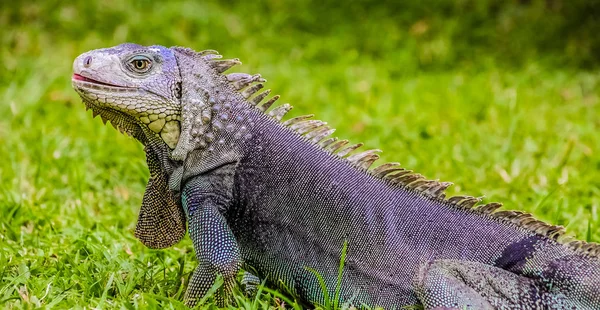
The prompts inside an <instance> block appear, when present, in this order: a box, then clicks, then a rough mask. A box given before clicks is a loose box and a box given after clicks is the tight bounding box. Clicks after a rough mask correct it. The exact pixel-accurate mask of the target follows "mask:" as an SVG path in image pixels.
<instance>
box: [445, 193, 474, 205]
mask: <svg viewBox="0 0 600 310" xmlns="http://www.w3.org/2000/svg"><path fill="white" fill-rule="evenodd" d="M469 198H475V197H473V196H461V195H457V196H452V197H450V198H448V200H446V201H448V202H449V203H451V204H454V205H457V204H458V203H459V202H461V201H463V200H465V199H469Z"/></svg>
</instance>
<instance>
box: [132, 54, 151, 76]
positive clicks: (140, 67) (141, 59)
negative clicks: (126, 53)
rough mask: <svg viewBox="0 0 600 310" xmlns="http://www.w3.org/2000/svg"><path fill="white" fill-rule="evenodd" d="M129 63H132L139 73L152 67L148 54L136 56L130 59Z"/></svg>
mask: <svg viewBox="0 0 600 310" xmlns="http://www.w3.org/2000/svg"><path fill="white" fill-rule="evenodd" d="M129 63H130V64H131V67H132V68H133V70H135V71H137V72H139V73H144V72H148V70H150V68H151V67H152V61H151V60H150V59H149V58H148V57H146V56H135V57H133V58H132V59H131V60H130V61H129Z"/></svg>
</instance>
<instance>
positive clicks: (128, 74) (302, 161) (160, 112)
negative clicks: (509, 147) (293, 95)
mask: <svg viewBox="0 0 600 310" xmlns="http://www.w3.org/2000/svg"><path fill="white" fill-rule="evenodd" d="M220 58H221V56H220V55H219V54H218V53H217V52H216V51H213V50H206V51H201V52H195V51H193V50H191V49H188V48H181V47H171V48H167V47H163V46H149V47H145V46H140V45H136V44H121V45H118V46H116V47H112V48H106V49H98V50H92V51H90V52H87V53H84V54H82V55H80V56H79V57H77V59H75V62H74V64H73V69H74V74H73V77H72V82H73V86H74V88H75V90H76V91H77V92H78V93H79V95H80V96H81V98H82V99H83V102H84V103H85V106H86V107H87V108H90V109H91V110H92V112H93V114H94V116H96V115H100V116H101V118H102V120H103V121H104V122H106V121H107V120H108V121H110V122H111V124H112V125H113V126H114V127H116V128H117V129H119V130H120V131H122V132H125V133H127V134H129V135H131V136H133V137H134V138H135V139H137V140H139V141H140V142H141V143H143V144H144V145H145V152H146V156H147V163H148V167H149V170H150V180H149V181H148V185H147V188H146V192H145V194H144V197H143V202H142V206H141V210H140V214H139V218H138V222H137V226H136V230H135V235H136V237H137V238H139V239H140V240H141V242H143V243H144V244H145V245H147V246H148V247H151V248H165V247H169V246H171V245H173V244H175V243H177V242H178V241H179V240H181V239H182V238H183V236H184V235H185V232H186V224H187V227H188V229H189V235H190V237H191V239H192V241H193V245H194V249H195V252H196V256H197V259H198V261H199V265H198V267H197V268H196V270H195V271H194V272H193V275H192V276H191V278H190V281H189V285H188V288H187V291H186V294H185V297H184V299H185V302H186V303H187V304H188V305H190V306H191V305H194V304H195V303H196V302H197V300H198V298H199V297H201V296H203V295H204V294H205V293H206V292H207V291H208V290H209V288H210V287H211V286H212V285H213V282H214V281H215V279H216V277H217V276H219V275H220V276H222V278H223V281H224V284H223V289H222V290H220V291H219V292H218V294H217V296H216V299H217V301H218V302H219V303H220V304H222V305H223V304H226V303H228V302H230V298H229V296H230V295H231V291H232V288H233V287H234V285H235V283H236V275H237V273H238V271H239V270H240V268H244V269H245V270H249V271H251V272H252V273H253V274H255V275H257V276H259V277H260V278H261V279H266V282H267V283H268V285H272V286H274V287H279V288H285V289H286V290H288V291H289V293H290V294H293V295H294V296H295V297H296V298H298V300H299V301H301V302H304V303H307V304H325V303H326V300H325V295H326V294H325V293H327V295H328V296H336V294H335V293H336V288H337V282H338V281H337V280H338V269H339V266H340V265H341V264H342V263H343V264H342V266H343V270H342V276H341V285H340V286H339V289H340V291H339V299H340V300H341V301H342V302H344V303H346V304H348V305H350V304H351V305H355V306H361V305H366V306H381V307H384V308H401V307H403V306H406V305H423V306H424V308H425V309H465V308H466V309H494V308H500V309H546V308H556V309H566V308H568V309H600V258H599V257H600V246H599V245H598V244H594V243H588V242H584V241H578V240H573V239H569V238H568V237H567V236H565V235H564V228H563V227H560V226H553V225H549V224H546V223H544V222H541V221H539V220H536V219H534V218H533V217H532V216H531V215H530V214H527V213H523V212H519V211H500V210H497V209H498V208H499V207H500V206H501V204H499V203H487V204H480V199H478V198H475V197H470V196H454V197H449V198H447V197H445V194H444V190H445V189H446V188H447V187H448V186H449V185H451V183H447V182H438V181H430V180H427V179H425V178H424V177H423V176H421V175H420V174H417V173H414V172H413V171H411V170H406V169H404V168H402V167H400V165H399V164H397V163H384V164H381V165H379V166H377V167H372V166H373V163H374V162H375V161H376V160H377V159H378V158H379V155H378V152H379V150H367V151H363V152H357V151H356V149H358V148H359V147H360V146H361V144H350V143H349V142H348V141H347V140H342V139H337V138H333V137H331V134H332V133H333V132H334V129H332V128H330V127H328V126H327V124H326V123H325V122H322V121H319V120H314V119H312V115H305V116H299V117H295V118H291V119H287V120H285V121H284V120H282V118H283V117H284V115H285V114H286V112H288V111H289V110H290V109H291V106H290V105H289V104H283V105H279V106H277V107H275V106H274V105H273V103H274V102H275V101H276V100H277V99H278V98H279V96H273V97H271V98H270V99H267V97H268V96H269V92H270V91H269V90H265V91H262V90H261V89H262V88H263V82H265V80H264V79H263V78H262V77H261V76H260V75H258V74H255V75H249V74H244V73H230V74H224V72H225V71H226V70H228V69H230V68H231V67H233V66H235V65H237V64H239V63H240V61H239V60H238V59H229V60H222V59H220ZM344 245H346V247H344ZM343 249H346V252H345V254H346V255H345V259H344V261H343V262H341V259H342V255H341V254H342V250H343ZM320 277H322V280H323V282H324V284H325V286H326V288H327V289H326V290H323V289H322V288H321V284H320Z"/></svg>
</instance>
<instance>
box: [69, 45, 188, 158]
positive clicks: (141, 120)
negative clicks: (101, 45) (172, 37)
mask: <svg viewBox="0 0 600 310" xmlns="http://www.w3.org/2000/svg"><path fill="white" fill-rule="evenodd" d="M168 53H169V51H168V50H167V51H165V50H161V49H158V48H152V47H150V48H145V47H141V46H138V45H133V44H124V45H121V46H119V47H117V48H115V49H100V50H94V51H91V52H88V53H84V54H82V55H80V56H79V57H77V58H76V59H75V61H74V63H73V76H72V79H71V81H72V84H73V88H74V89H75V90H76V91H77V92H78V93H79V95H80V97H81V98H82V100H83V102H84V103H85V105H86V107H87V108H89V109H92V112H93V114H94V116H96V115H100V117H101V118H102V120H103V121H104V122H105V123H106V121H110V122H111V124H112V125H113V126H114V127H116V128H117V129H119V130H120V131H121V132H125V133H128V134H130V135H132V134H133V131H135V128H136V126H137V127H139V128H142V129H144V130H143V131H144V132H146V135H150V136H153V137H152V138H154V137H158V138H160V139H162V140H163V141H164V142H165V143H166V144H167V145H168V146H169V148H171V149H173V148H175V146H176V145H177V142H178V141H179V135H180V120H181V104H180V102H179V98H178V94H177V93H178V90H177V87H178V85H177V84H178V83H179V82H178V68H177V65H176V62H175V61H174V60H169V54H168ZM138 55H142V56H139V57H145V58H144V59H148V60H150V61H151V62H152V63H151V65H152V66H151V67H150V70H148V72H147V73H146V74H142V73H137V72H135V71H132V70H131V66H130V62H131V59H134V60H135V57H138ZM176 73H177V74H176ZM148 129H149V130H148ZM149 138H150V137H149Z"/></svg>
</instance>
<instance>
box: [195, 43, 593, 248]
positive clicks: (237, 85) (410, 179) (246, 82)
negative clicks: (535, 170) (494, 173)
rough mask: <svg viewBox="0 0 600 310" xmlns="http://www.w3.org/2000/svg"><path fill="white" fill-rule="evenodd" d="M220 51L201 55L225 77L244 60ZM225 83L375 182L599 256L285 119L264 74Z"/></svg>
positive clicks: (309, 123)
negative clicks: (447, 192)
mask: <svg viewBox="0 0 600 310" xmlns="http://www.w3.org/2000/svg"><path fill="white" fill-rule="evenodd" d="M190 51H191V50H190ZM217 53H218V52H217V51H214V50H207V51H202V52H200V54H201V55H206V56H204V59H205V60H207V61H208V63H210V64H211V65H212V66H213V68H214V69H215V70H217V71H218V72H219V73H223V72H225V71H226V70H228V69H231V68H232V67H234V66H236V65H239V64H241V61H240V60H239V59H238V58H233V59H226V60H221V56H220V55H218V54H217ZM226 80H227V81H228V82H229V85H230V86H231V87H232V88H233V89H234V90H235V91H238V92H239V93H240V94H241V95H242V96H243V97H244V98H246V99H248V101H249V102H250V103H251V104H253V105H254V106H255V107H256V108H257V109H258V110H260V111H261V112H265V113H267V114H268V115H269V116H272V117H273V118H274V119H275V120H277V121H279V122H280V123H281V125H282V126H285V127H287V128H289V129H290V130H292V131H294V132H296V133H297V134H298V135H300V136H302V137H304V138H305V139H306V140H307V141H309V142H311V143H312V144H314V145H316V146H319V147H320V148H321V149H323V150H325V151H327V152H328V153H330V154H332V155H335V156H336V157H338V158H341V159H343V160H345V161H346V162H348V163H349V164H350V165H352V166H353V167H355V168H356V169H359V170H362V171H365V172H367V173H369V174H370V175H372V176H373V177H375V178H378V179H381V180H383V181H385V182H386V183H388V184H390V185H392V186H399V187H403V188H405V189H409V190H412V191H415V192H418V193H420V194H422V195H424V196H426V197H429V198H431V199H434V200H437V201H440V202H443V203H445V204H447V205H449V206H452V207H455V208H461V209H464V210H469V211H470V212H476V213H480V214H483V215H486V216H488V217H490V218H492V219H495V220H498V221H501V222H504V223H509V224H511V225H515V226H518V227H520V228H522V229H525V230H528V231H531V232H534V233H535V234H538V235H541V236H545V237H548V238H550V239H552V240H555V241H557V242H559V243H562V244H564V245H565V246H567V247H569V248H571V249H573V250H575V251H576V252H577V253H581V254H584V255H589V256H594V257H600V244H597V243H594V242H586V241H582V240H573V239H572V237H570V236H566V235H565V233H566V231H565V228H564V227H562V226H558V225H551V224H548V223H545V222H543V221H540V220H537V219H535V218H534V217H533V215H532V214H530V213H525V212H521V211H497V210H498V209H499V208H500V207H502V204H501V203H499V202H490V203H487V204H480V202H481V201H482V199H481V198H477V197H473V196H452V197H448V198H446V194H445V190H446V189H447V188H448V187H450V186H451V185H453V183H451V182H440V181H437V180H428V179H426V178H425V177H424V176H423V175H421V174H419V173H415V172H413V171H412V170H406V169H405V168H402V167H400V164H399V163H396V162H391V163H384V164H382V165H380V166H377V167H375V168H372V165H373V164H374V163H375V161H377V160H378V159H379V155H378V154H377V153H380V152H382V151H381V150H379V149H373V150H367V151H363V152H361V153H355V154H353V152H354V151H356V150H357V149H359V148H360V147H362V146H363V144H362V143H357V144H349V141H348V140H340V139H339V138H337V137H330V136H331V135H332V134H333V133H334V132H335V128H331V127H330V126H328V125H327V122H324V121H321V120H315V119H312V118H313V117H314V115H313V114H308V115H301V116H296V117H294V118H290V119H288V120H285V121H282V119H283V118H284V116H285V115H286V113H287V112H289V111H290V110H291V109H292V106H291V105H290V104H288V103H285V104H283V105H279V106H276V107H273V103H275V101H277V100H278V99H279V98H280V96H279V95H275V96H273V97H271V98H270V99H269V100H267V101H265V99H266V97H267V96H268V95H269V94H270V93H271V90H270V89H267V90H265V91H262V92H259V91H260V90H262V89H263V88H264V84H263V83H264V82H266V80H265V79H264V78H262V76H261V75H260V74H254V75H251V74H246V73H230V74H227V75H226ZM252 96H254V97H252ZM272 107H273V108H272ZM271 108H272V109H271ZM269 109H270V110H269Z"/></svg>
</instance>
